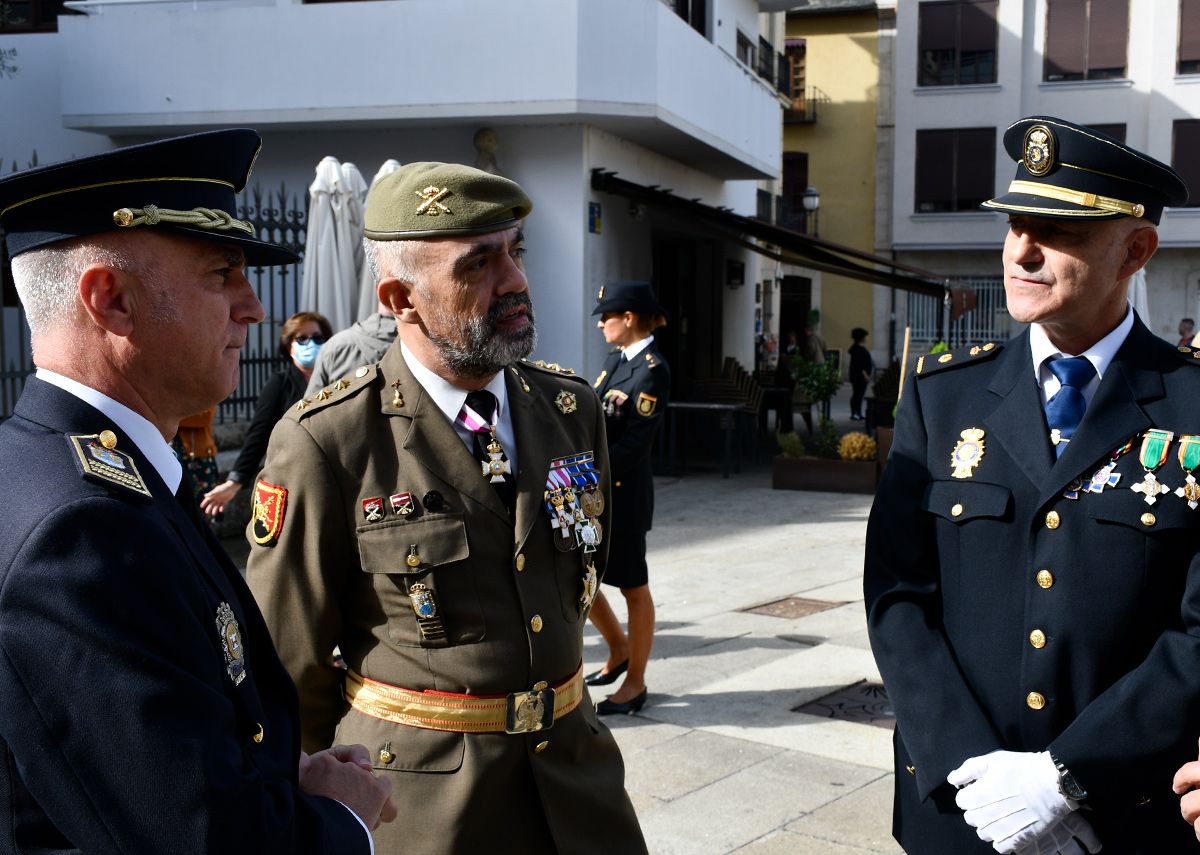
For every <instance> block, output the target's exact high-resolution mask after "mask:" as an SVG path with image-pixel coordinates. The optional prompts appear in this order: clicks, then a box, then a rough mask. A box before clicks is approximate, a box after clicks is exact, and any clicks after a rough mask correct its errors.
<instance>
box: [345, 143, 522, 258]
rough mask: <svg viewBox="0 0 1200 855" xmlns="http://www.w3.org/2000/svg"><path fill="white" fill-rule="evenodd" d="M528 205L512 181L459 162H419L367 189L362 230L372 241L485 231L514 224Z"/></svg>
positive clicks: (398, 170) (484, 232) (401, 168)
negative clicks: (369, 189)
mask: <svg viewBox="0 0 1200 855" xmlns="http://www.w3.org/2000/svg"><path fill="white" fill-rule="evenodd" d="M532 210H533V202H531V201H530V200H529V197H528V196H526V195H525V191H524V190H522V189H521V185H519V184H517V182H515V181H510V180H509V179H507V178H503V177H501V176H499V175H492V174H491V173H489V172H484V171H483V170H481V169H475V168H474V167H471V166H463V165H462V164H459V163H435V162H432V161H420V162H416V163H409V164H406V165H404V166H402V167H400V168H399V169H397V170H396V171H395V172H393V173H392V174H391V175H388V176H386V177H385V178H382V179H380V181H379V182H378V183H377V184H376V185H375V186H374V187H372V188H371V191H370V192H369V193H368V194H367V212H366V216H365V217H364V229H363V234H364V235H366V236H367V237H369V238H370V239H371V240H424V239H427V238H437V237H453V236H456V235H476V234H486V233H488V232H497V231H501V230H502V229H507V228H510V227H512V226H515V225H517V223H519V222H520V221H521V220H523V219H525V218H526V217H527V216H529V212H530V211H532Z"/></svg>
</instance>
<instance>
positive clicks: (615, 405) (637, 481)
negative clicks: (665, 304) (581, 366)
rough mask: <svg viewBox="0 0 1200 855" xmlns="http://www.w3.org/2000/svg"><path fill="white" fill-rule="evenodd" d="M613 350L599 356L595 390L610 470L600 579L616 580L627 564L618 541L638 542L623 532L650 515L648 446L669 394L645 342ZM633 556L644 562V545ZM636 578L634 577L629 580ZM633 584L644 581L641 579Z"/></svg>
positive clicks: (660, 365)
mask: <svg viewBox="0 0 1200 855" xmlns="http://www.w3.org/2000/svg"><path fill="white" fill-rule="evenodd" d="M622 354H623V351H621V350H620V349H617V350H614V351H613V352H612V353H610V354H609V355H608V358H607V359H606V360H605V361H604V371H603V372H602V373H601V374H600V376H599V377H598V378H596V383H595V387H594V388H595V390H596V392H597V394H599V396H600V400H601V402H602V404H603V405H604V428H605V431H606V433H607V434H608V453H609V459H610V461H611V465H612V472H613V534H614V537H613V539H612V541H611V546H610V547H609V549H610V553H609V561H608V567H609V569H608V573H607V575H606V576H605V581H606V582H609V583H611V584H618V581H619V580H620V577H621V573H622V568H623V567H626V566H627V565H628V564H629V561H628V560H627V559H626V557H625V556H624V554H623V551H622V544H623V543H626V542H629V543H635V542H636V543H641V542H642V541H641V540H640V539H634V540H629V541H627V539H626V538H625V537H624V536H623V535H625V534H627V533H629V532H639V533H642V534H644V533H645V532H647V531H649V530H650V525H651V521H652V519H653V517H654V473H653V468H652V466H651V461H650V451H651V449H652V448H653V447H654V437H655V436H656V435H657V434H658V430H659V427H660V426H661V424H662V419H663V415H664V414H665V413H666V411H667V402H668V400H669V398H670V394H671V370H670V368H668V367H667V363H666V360H664V359H663V358H662V354H660V353H659V352H658V348H656V347H655V346H654V342H650V344H648V345H647V346H646V347H645V348H643V349H642V351H641V352H640V353H638V354H637V355H636V356H634V358H633V359H629V360H627V359H623V358H622ZM641 551H642V554H641V555H640V556H632V559H633V560H634V561H641V562H643V563H644V561H645V554H644V552H645V551H644V548H643V549H642V550H641ZM635 581H636V580H635ZM636 584H645V581H644V580H642V581H641V582H637V583H636Z"/></svg>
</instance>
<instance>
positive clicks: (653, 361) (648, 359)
mask: <svg viewBox="0 0 1200 855" xmlns="http://www.w3.org/2000/svg"><path fill="white" fill-rule="evenodd" d="M634 361H635V362H640V363H642V364H643V365H645V366H646V367H647V368H658V366H660V365H662V360H661V359H659V357H658V354H655V353H644V354H642V358H641V359H635V360H634Z"/></svg>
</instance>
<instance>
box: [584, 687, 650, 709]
mask: <svg viewBox="0 0 1200 855" xmlns="http://www.w3.org/2000/svg"><path fill="white" fill-rule="evenodd" d="M648 691H649V690H648V689H642V691H641V694H639V695H635V696H634V697H633V698H631V699H630V700H628V701H625V702H624V703H620V702H618V701H610V700H609V699H608V698H605V699H604V700H602V701H601V702H600V703H598V704H596V715H619V714H624V715H629V714H630V713H635V712H641V709H642V707H644V706H645V705H646V693H647V692H648Z"/></svg>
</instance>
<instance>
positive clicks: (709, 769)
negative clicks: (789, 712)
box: [622, 730, 778, 801]
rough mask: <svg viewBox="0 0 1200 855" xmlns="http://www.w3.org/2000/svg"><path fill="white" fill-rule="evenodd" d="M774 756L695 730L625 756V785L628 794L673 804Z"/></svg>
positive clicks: (766, 750) (765, 750) (757, 747)
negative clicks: (646, 795)
mask: <svg viewBox="0 0 1200 855" xmlns="http://www.w3.org/2000/svg"><path fill="white" fill-rule="evenodd" d="M622 753H624V750H623V749H622ZM776 754H778V752H777V751H775V749H773V748H770V747H768V746H765V745H760V744H758V743H755V742H750V741H747V740H745V739H735V738H730V737H727V736H719V735H717V734H714V733H706V732H704V731H700V730H696V731H691V732H689V733H687V734H685V735H684V736H680V737H679V738H677V739H670V740H667V741H666V742H660V743H658V744H656V745H654V746H652V747H650V748H646V749H643V750H641V751H634V752H630V753H625V754H624V757H625V774H626V781H627V786H628V787H629V788H630V789H631V790H634V791H636V792H639V793H647V794H649V795H651V796H654V797H655V798H656V799H660V800H662V801H673V800H675V799H677V798H679V797H681V796H685V795H687V794H688V793H691V792H695V791H696V790H699V789H701V788H702V787H706V786H708V785H709V784H712V783H713V782H715V781H719V780H721V779H722V778H726V777H728V776H730V775H733V774H736V773H737V772H740V771H741V770H743V769H745V768H747V767H749V766H753V765H755V764H757V763H761V762H763V761H764V760H767V759H769V758H771V757H774V756H775V755H776Z"/></svg>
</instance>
